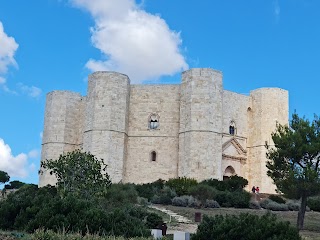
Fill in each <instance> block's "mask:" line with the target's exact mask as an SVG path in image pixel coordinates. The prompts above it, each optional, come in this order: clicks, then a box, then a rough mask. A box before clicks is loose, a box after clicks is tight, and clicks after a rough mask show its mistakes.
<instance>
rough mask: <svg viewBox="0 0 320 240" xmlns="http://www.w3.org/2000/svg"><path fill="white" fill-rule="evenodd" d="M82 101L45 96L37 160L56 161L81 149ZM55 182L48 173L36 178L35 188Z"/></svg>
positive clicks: (69, 94) (56, 93) (78, 97)
mask: <svg viewBox="0 0 320 240" xmlns="http://www.w3.org/2000/svg"><path fill="white" fill-rule="evenodd" d="M83 107H84V103H83V100H82V97H81V95H80V94H78V93H74V92H69V91H53V92H50V93H48V94H47V99H46V110H45V119H44V130H43V138H42V151H41V159H42V160H45V159H53V160H54V159H58V158H59V156H60V154H62V153H64V152H69V151H73V150H75V149H77V148H79V147H80V146H81V140H82V137H81V135H80V134H79V133H80V131H81V130H80V129H81V126H82V124H83V116H82V112H83ZM55 182H56V179H55V177H54V176H53V175H50V174H49V173H48V172H44V173H43V174H42V175H39V186H45V185H47V184H51V185H54V184H55Z"/></svg>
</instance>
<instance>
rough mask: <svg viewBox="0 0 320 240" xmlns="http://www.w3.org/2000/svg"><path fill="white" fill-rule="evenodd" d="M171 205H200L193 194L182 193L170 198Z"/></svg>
mask: <svg viewBox="0 0 320 240" xmlns="http://www.w3.org/2000/svg"><path fill="white" fill-rule="evenodd" d="M172 205H173V206H179V207H200V206H201V202H200V201H198V200H197V199H195V198H194V197H193V196H187V195H183V196H180V197H174V198H173V199H172Z"/></svg>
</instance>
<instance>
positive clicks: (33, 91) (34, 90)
mask: <svg viewBox="0 0 320 240" xmlns="http://www.w3.org/2000/svg"><path fill="white" fill-rule="evenodd" d="M17 86H18V88H19V89H20V91H21V92H22V93H24V94H27V95H28V96H29V97H33V98H37V97H39V96H40V95H41V93H42V90H41V89H40V88H38V87H35V86H27V85H24V84H23V83H18V84H17Z"/></svg>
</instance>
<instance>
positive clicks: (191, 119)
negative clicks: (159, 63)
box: [178, 68, 222, 180]
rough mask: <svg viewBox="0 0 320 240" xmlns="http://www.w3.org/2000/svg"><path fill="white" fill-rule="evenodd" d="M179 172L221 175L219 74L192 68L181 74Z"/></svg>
mask: <svg viewBox="0 0 320 240" xmlns="http://www.w3.org/2000/svg"><path fill="white" fill-rule="evenodd" d="M180 94H181V98H180V129H179V163H178V175H179V176H181V177H182V176H186V177H189V178H195V179H197V180H204V179H209V178H217V179H221V178H222V173H221V161H222V148H221V138H222V137H221V132H222V73H221V72H219V71H216V70H213V69H208V68H201V69H191V70H188V71H185V72H183V73H182V82H181V93H180Z"/></svg>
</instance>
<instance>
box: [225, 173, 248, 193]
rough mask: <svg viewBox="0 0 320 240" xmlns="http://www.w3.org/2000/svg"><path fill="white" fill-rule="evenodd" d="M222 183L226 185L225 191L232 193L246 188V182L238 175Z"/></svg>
mask: <svg viewBox="0 0 320 240" xmlns="http://www.w3.org/2000/svg"><path fill="white" fill-rule="evenodd" d="M224 183H225V185H226V190H228V191H231V192H234V191H237V190H242V189H243V188H244V187H245V186H247V185H248V180H247V179H245V178H243V177H240V176H238V175H234V176H231V177H230V178H228V179H227V180H225V181H224Z"/></svg>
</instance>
